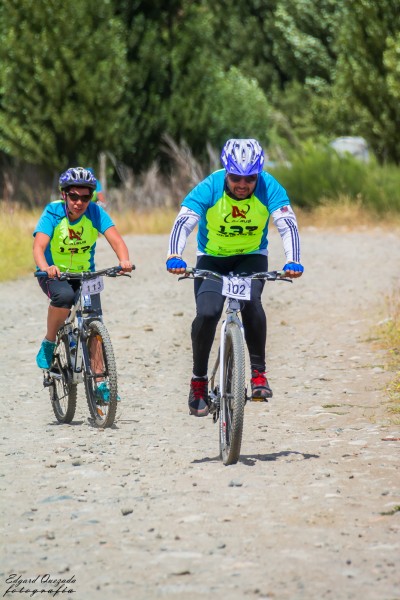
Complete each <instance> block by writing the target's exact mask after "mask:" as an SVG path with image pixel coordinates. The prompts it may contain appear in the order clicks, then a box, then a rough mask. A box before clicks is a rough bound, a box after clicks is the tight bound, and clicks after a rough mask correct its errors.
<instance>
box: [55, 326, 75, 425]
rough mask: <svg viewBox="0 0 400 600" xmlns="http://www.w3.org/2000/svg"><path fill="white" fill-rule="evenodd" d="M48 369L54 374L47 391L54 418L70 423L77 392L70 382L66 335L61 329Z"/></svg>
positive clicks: (69, 361) (70, 370) (70, 369)
mask: <svg viewBox="0 0 400 600" xmlns="http://www.w3.org/2000/svg"><path fill="white" fill-rule="evenodd" d="M50 371H51V372H53V373H54V374H55V375H53V376H52V384H51V385H50V387H49V391H50V400H51V405H52V407H53V411H54V414H55V416H56V419H57V421H59V422H60V423H71V421H72V419H73V418H74V416H75V410H76V399H77V395H78V394H77V386H76V384H73V383H72V367H71V360H70V352H69V340H68V335H67V334H66V333H65V332H64V331H63V330H61V331H60V333H59V334H58V338H57V345H56V348H55V350H54V355H53V362H52V366H51V369H50Z"/></svg>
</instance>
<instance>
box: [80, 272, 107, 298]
mask: <svg viewBox="0 0 400 600" xmlns="http://www.w3.org/2000/svg"><path fill="white" fill-rule="evenodd" d="M103 290H104V281H103V278H102V277H101V275H99V276H98V277H93V279H88V280H86V281H83V282H82V294H83V295H84V296H85V295H86V296H87V295H90V296H91V295H92V294H99V293H100V292H102V291H103Z"/></svg>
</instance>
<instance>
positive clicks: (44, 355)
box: [36, 340, 56, 369]
mask: <svg viewBox="0 0 400 600" xmlns="http://www.w3.org/2000/svg"><path fill="white" fill-rule="evenodd" d="M55 347H56V343H55V342H49V340H43V342H42V345H41V346H40V350H39V352H38V354H37V356H36V364H37V366H38V367H39V369H50V367H51V361H52V360H53V354H54V348H55Z"/></svg>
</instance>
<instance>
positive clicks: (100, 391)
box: [84, 320, 118, 428]
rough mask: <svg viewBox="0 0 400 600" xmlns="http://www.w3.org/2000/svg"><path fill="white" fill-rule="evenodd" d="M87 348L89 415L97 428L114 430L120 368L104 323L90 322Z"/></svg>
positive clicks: (85, 373) (86, 368)
mask: <svg viewBox="0 0 400 600" xmlns="http://www.w3.org/2000/svg"><path fill="white" fill-rule="evenodd" d="M87 334H88V336H87V339H86V346H87V350H88V357H89V361H90V365H86V367H85V371H84V381H85V392H86V399H87V403H88V407H89V412H90V414H91V416H92V418H93V419H94V422H95V425H97V427H103V428H104V427H111V425H113V423H114V420H115V414H116V412H117V401H118V387H117V367H116V364H115V358H114V351H113V347H112V344H111V339H110V335H109V333H108V331H107V328H106V326H105V325H104V323H102V322H101V321H97V320H94V321H91V322H90V323H89V325H88V328H87Z"/></svg>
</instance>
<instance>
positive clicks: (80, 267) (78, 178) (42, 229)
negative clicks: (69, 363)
mask: <svg viewBox="0 0 400 600" xmlns="http://www.w3.org/2000/svg"><path fill="white" fill-rule="evenodd" d="M96 183H97V182H96V178H95V177H94V176H93V175H92V174H91V173H90V171H89V170H88V169H84V168H82V167H75V168H71V169H68V170H67V171H65V172H64V173H62V175H61V176H60V179H59V184H60V190H61V196H62V200H59V201H56V202H51V203H50V204H48V205H47V206H46V208H45V209H44V211H43V213H42V215H41V217H40V219H39V222H38V224H37V225H36V228H35V231H34V233H33V235H34V238H35V239H34V242H33V257H34V260H35V263H36V265H37V268H38V270H40V271H45V272H46V273H47V277H39V278H38V281H39V285H40V287H41V288H42V290H43V291H44V293H45V294H46V295H47V296H48V298H49V299H50V305H49V309H48V314H47V332H46V337H45V338H44V340H43V342H42V345H41V347H40V350H39V353H38V355H37V357H36V363H37V365H38V367H39V368H40V369H49V368H50V366H51V361H52V357H53V352H54V348H55V340H56V335H57V331H58V329H59V328H60V326H61V325H62V324H63V322H64V321H65V319H66V318H67V316H68V314H69V311H70V308H71V306H72V304H73V301H74V296H75V291H76V289H77V285H78V282H73V281H60V280H59V279H57V277H58V276H59V275H60V272H61V271H71V272H73V273H79V272H81V271H94V270H95V265H94V254H95V249H96V241H97V237H98V235H99V233H102V234H103V235H104V237H105V238H106V240H107V241H108V243H109V244H110V246H111V247H112V249H113V250H114V252H115V254H116V255H117V257H118V260H119V264H120V266H121V267H122V270H123V271H124V272H130V271H132V264H131V261H130V259H129V252H128V248H127V247H126V244H125V242H124V240H123V239H122V237H121V235H120V234H119V233H118V231H117V228H116V227H115V225H114V223H113V221H112V220H111V218H110V216H109V215H108V214H107V213H106V211H105V210H104V209H103V208H101V207H100V206H98V205H97V204H96V203H94V202H91V199H92V196H93V192H94V190H95V189H96ZM93 302H94V305H95V307H96V308H100V295H96V296H93ZM98 389H101V387H100V386H99V388H98ZM105 394H106V395H107V390H105ZM104 399H105V400H106V398H104Z"/></svg>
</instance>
